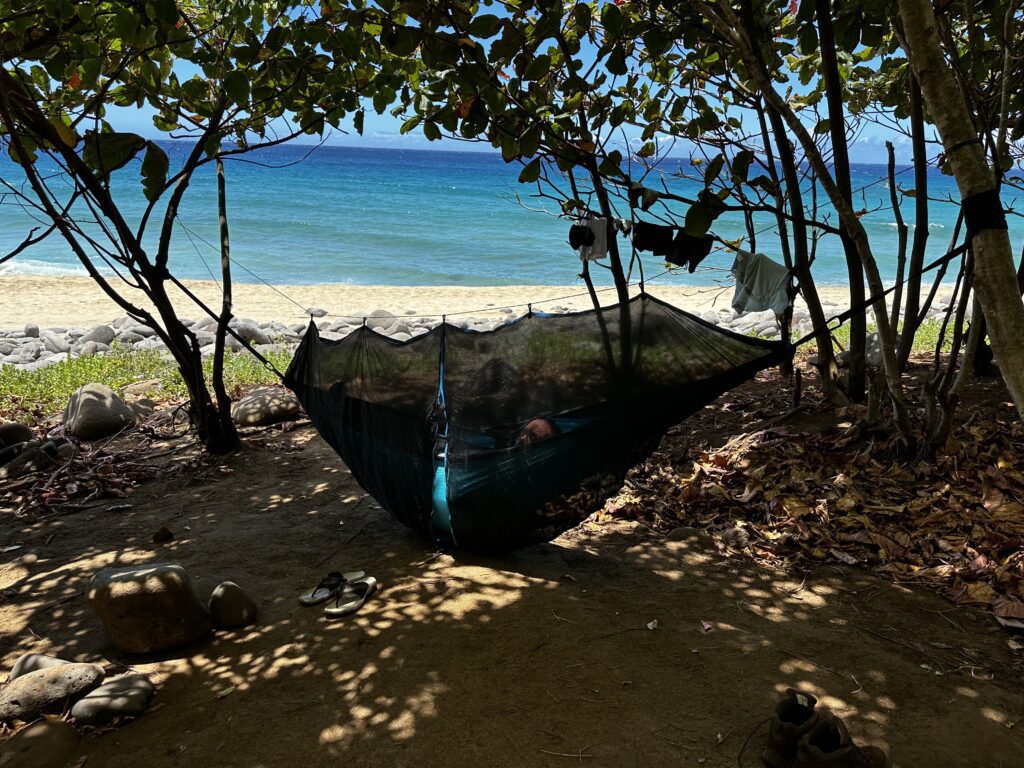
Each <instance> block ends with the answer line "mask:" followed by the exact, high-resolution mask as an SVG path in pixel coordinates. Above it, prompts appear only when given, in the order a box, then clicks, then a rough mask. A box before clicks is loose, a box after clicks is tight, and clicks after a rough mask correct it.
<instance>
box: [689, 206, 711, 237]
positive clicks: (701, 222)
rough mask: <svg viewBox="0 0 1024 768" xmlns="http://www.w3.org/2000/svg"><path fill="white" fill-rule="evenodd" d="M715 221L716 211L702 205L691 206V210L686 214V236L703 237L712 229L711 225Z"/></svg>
mask: <svg viewBox="0 0 1024 768" xmlns="http://www.w3.org/2000/svg"><path fill="white" fill-rule="evenodd" d="M714 220H715V214H714V211H712V210H711V208H710V207H709V206H706V205H702V204H700V203H697V204H696V205H691V206H690V210H688V211H687V212H686V226H685V229H686V234H688V235H692V236H693V237H703V236H704V235H706V234H707V233H708V230H709V229H711V224H712V222H714Z"/></svg>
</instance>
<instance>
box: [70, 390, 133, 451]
mask: <svg viewBox="0 0 1024 768" xmlns="http://www.w3.org/2000/svg"><path fill="white" fill-rule="evenodd" d="M134 424H135V414H134V413H133V412H132V409H131V408H129V407H128V406H127V405H126V404H125V402H124V401H123V400H122V399H121V398H120V397H118V396H117V394H116V393H115V392H114V390H112V389H111V388H110V387H108V386H107V385H105V384H86V385H85V386H84V387H81V388H79V390H78V391H77V392H75V394H73V395H72V396H71V400H70V401H69V402H68V407H67V408H66V409H65V410H64V428H65V430H66V431H67V432H68V434H71V435H74V436H75V437H78V438H81V439H83V440H98V439H99V438H103V437H109V436H110V435H114V434H117V433H118V432H120V431H121V430H123V429H126V428H128V427H131V426H133V425H134Z"/></svg>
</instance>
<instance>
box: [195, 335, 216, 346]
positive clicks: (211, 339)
mask: <svg viewBox="0 0 1024 768" xmlns="http://www.w3.org/2000/svg"><path fill="white" fill-rule="evenodd" d="M195 334H196V341H198V342H199V346H200V347H207V346H209V345H210V344H214V343H216V341H217V335H216V334H213V333H210V332H209V331H196V332H195Z"/></svg>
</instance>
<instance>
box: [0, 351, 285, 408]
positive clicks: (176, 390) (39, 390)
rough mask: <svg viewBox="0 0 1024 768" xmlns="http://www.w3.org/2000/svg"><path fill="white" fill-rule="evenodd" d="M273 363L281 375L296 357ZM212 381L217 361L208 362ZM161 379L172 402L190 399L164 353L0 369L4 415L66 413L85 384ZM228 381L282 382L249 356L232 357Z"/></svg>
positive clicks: (234, 387)
mask: <svg viewBox="0 0 1024 768" xmlns="http://www.w3.org/2000/svg"><path fill="white" fill-rule="evenodd" d="M267 357H268V359H269V360H270V361H271V362H272V363H273V364H274V365H276V366H277V367H278V368H279V369H280V370H282V371H283V370H285V369H286V368H287V367H288V363H289V362H291V357H292V356H291V353H290V352H271V353H270V354H269V355H267ZM203 368H204V370H205V372H206V379H207V382H209V380H210V372H211V370H212V368H213V360H212V358H210V359H207V360H205V361H204V362H203ZM150 379H157V380H159V381H160V382H161V385H162V387H163V390H164V391H165V392H166V393H167V394H168V395H170V396H171V397H182V398H183V397H186V390H185V383H184V381H182V379H181V376H180V374H179V373H178V368H177V366H176V365H175V364H174V362H173V361H171V360H169V359H168V358H167V357H166V354H162V353H161V352H160V351H158V350H153V349H149V350H140V351H130V350H125V349H117V348H115V349H114V351H113V352H111V353H110V354H107V355H92V356H89V357H76V358H69V359H67V360H62V361H61V362H59V363H54V364H53V365H51V366H49V367H47V368H43V369H41V370H38V371H22V370H18V369H17V368H15V367H14V366H13V365H2V366H0V414H3V415H5V416H6V417H8V418H10V417H12V416H14V417H17V416H18V415H19V414H24V415H29V414H38V415H49V414H52V413H59V412H60V411H62V410H64V406H65V405H66V404H67V401H68V398H69V397H71V395H72V393H74V391H75V390H76V389H78V388H79V387H81V386H83V385H84V384H90V383H93V382H95V383H99V384H106V385H107V386H108V387H110V388H111V389H114V390H120V389H122V388H123V387H125V386H127V385H129V384H133V383H135V382H138V381H148V380H150ZM224 382H225V384H226V386H227V389H228V392H231V393H233V394H237V393H238V391H239V390H241V389H244V388H246V387H252V386H258V385H263V384H273V383H277V382H278V378H277V376H276V374H274V372H273V371H269V370H267V369H266V368H264V367H263V364H262V363H261V362H260V361H258V360H257V359H256V358H254V357H253V356H252V355H250V354H249V353H248V352H227V353H226V355H225V358H224Z"/></svg>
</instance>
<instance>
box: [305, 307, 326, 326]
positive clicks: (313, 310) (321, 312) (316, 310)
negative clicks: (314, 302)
mask: <svg viewBox="0 0 1024 768" xmlns="http://www.w3.org/2000/svg"><path fill="white" fill-rule="evenodd" d="M306 314H307V315H309V316H310V317H326V316H327V310H326V309H321V308H320V307H310V308H309V309H307V310H306ZM303 327H305V326H303Z"/></svg>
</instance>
